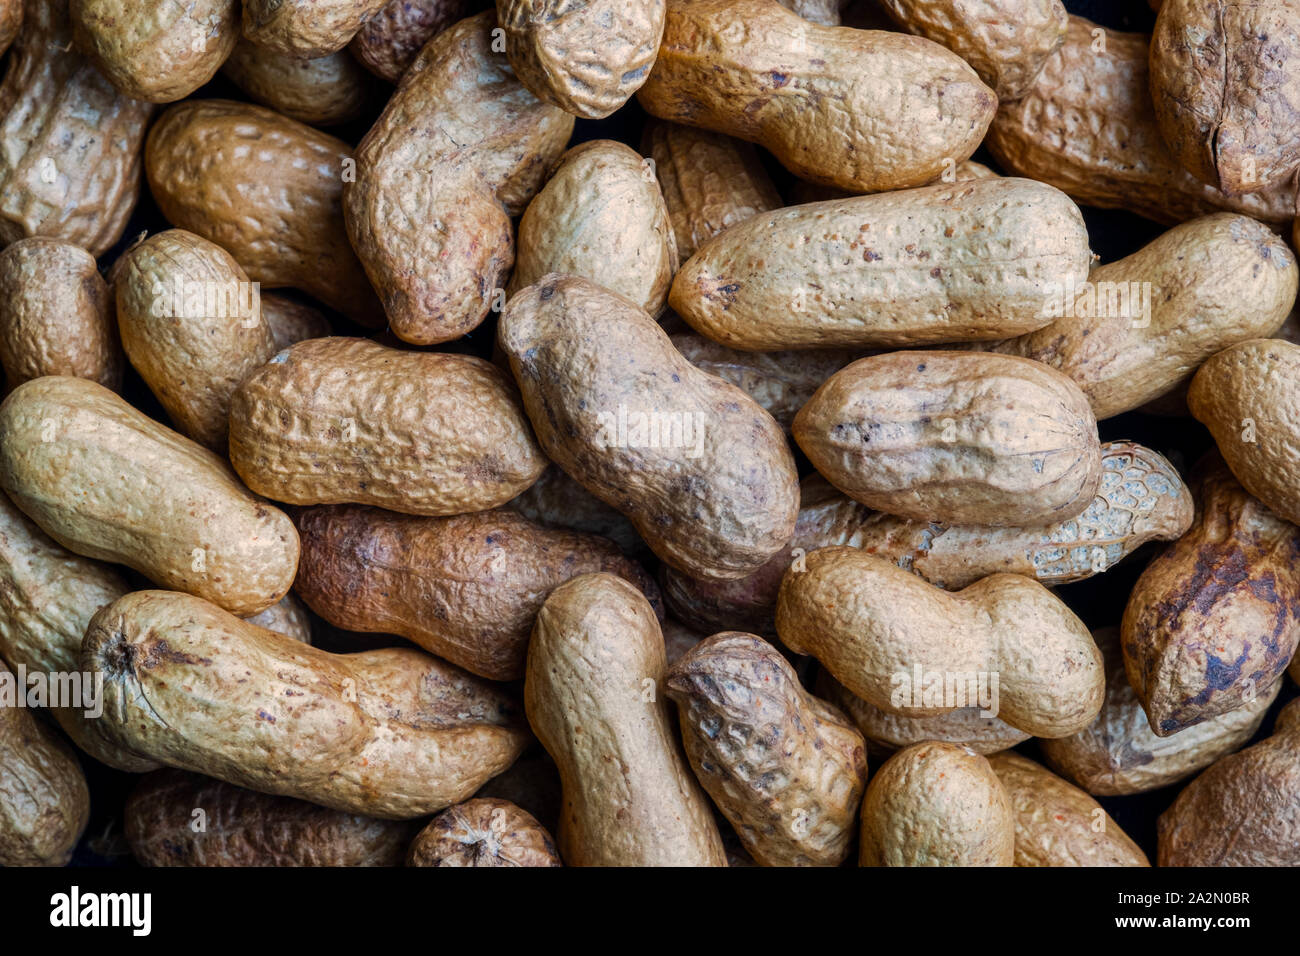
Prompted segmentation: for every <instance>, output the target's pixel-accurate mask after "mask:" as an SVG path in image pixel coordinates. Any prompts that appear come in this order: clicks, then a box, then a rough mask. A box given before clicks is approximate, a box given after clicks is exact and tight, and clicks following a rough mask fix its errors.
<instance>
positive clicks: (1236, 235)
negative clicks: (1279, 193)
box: [988, 213, 1298, 419]
mask: <svg viewBox="0 0 1300 956" xmlns="http://www.w3.org/2000/svg"><path fill="white" fill-rule="evenodd" d="M1297 274H1298V273H1297V269H1296V260H1295V256H1294V255H1292V254H1291V250H1289V249H1288V248H1287V246H1286V242H1285V241H1283V240H1282V239H1280V238H1279V237H1278V236H1277V235H1276V234H1275V233H1273V231H1272V230H1270V229H1269V228H1268V227H1267V226H1264V225H1262V224H1260V223H1258V222H1256V221H1254V220H1253V219H1249V218H1247V217H1246V216H1238V215H1234V214H1232V213H1218V214H1216V215H1211V216H1205V217H1204V218H1201V219H1194V220H1192V221H1191V222H1187V223H1183V224H1182V225H1179V226H1175V227H1174V228H1173V229H1170V230H1169V231H1168V232H1166V233H1165V234H1164V235H1162V236H1160V237H1159V238H1157V239H1155V240H1154V241H1152V242H1150V243H1148V244H1147V245H1146V246H1143V247H1142V248H1141V249H1139V250H1138V251H1137V252H1135V253H1133V254H1132V255H1131V256H1128V257H1126V258H1124V259H1120V260H1119V261H1117V262H1112V263H1109V264H1108V265H1104V266H1101V267H1099V268H1097V269H1094V270H1093V272H1092V275H1090V276H1089V277H1088V282H1089V283H1090V284H1089V285H1087V286H1085V285H1083V284H1080V285H1079V286H1078V287H1077V293H1078V294H1077V297H1076V298H1075V299H1074V306H1075V307H1074V309H1073V311H1074V314H1073V315H1065V316H1062V317H1061V318H1057V319H1055V320H1053V321H1051V322H1050V324H1048V325H1047V326H1045V327H1043V328H1041V329H1039V330H1038V331H1036V332H1030V333H1029V334H1028V335H1022V336H1020V337H1019V338H1015V339H1012V340H1010V341H1007V342H999V343H996V344H994V345H991V346H988V348H990V349H991V350H995V351H998V352H1003V353H1006V354H1009V355H1020V356H1023V357H1025V358H1031V359H1034V360H1035V361H1038V362H1042V363H1044V364H1045V365H1050V366H1052V367H1053V368H1055V369H1057V370H1058V371H1061V372H1064V373H1065V374H1066V375H1068V376H1069V377H1070V378H1071V379H1073V380H1074V381H1075V382H1076V383H1077V384H1078V385H1079V387H1080V388H1082V389H1083V392H1084V394H1085V395H1087V396H1088V401H1089V403H1090V404H1091V405H1092V409H1093V412H1094V413H1095V414H1096V416H1097V418H1098V419H1103V418H1110V417H1111V416H1113V415H1118V414H1120V413H1122V412H1127V411H1131V410H1133V409H1135V408H1138V407H1140V406H1141V405H1143V404H1145V403H1146V402H1148V401H1150V400H1152V399H1155V398H1158V397H1160V396H1162V395H1166V394H1168V393H1169V392H1171V391H1174V390H1175V389H1178V388H1179V387H1181V386H1185V385H1186V383H1187V382H1188V381H1189V380H1190V379H1191V377H1192V375H1193V373H1195V371H1196V369H1197V368H1198V367H1199V366H1200V364H1201V363H1202V362H1204V361H1205V360H1206V359H1208V358H1209V357H1210V356H1211V355H1214V354H1215V353H1216V352H1218V351H1220V350H1221V349H1224V348H1227V347H1228V346H1229V345H1232V344H1233V343H1236V342H1241V341H1243V340H1245V339H1252V338H1261V337H1264V336H1269V335H1272V334H1273V333H1274V332H1276V331H1277V330H1278V328H1279V327H1280V326H1281V325H1282V323H1283V322H1285V321H1286V317H1287V314H1288V313H1289V312H1290V311H1291V307H1292V305H1293V304H1294V303H1295V298H1296V280H1297ZM1102 283H1110V284H1111V285H1106V286H1103V285H1102ZM1134 283H1139V284H1140V283H1148V284H1149V292H1140V293H1139V295H1140V297H1141V298H1143V299H1145V301H1146V302H1148V303H1149V304H1150V316H1149V321H1148V317H1147V315H1146V314H1145V313H1144V314H1137V313H1138V310H1137V307H1136V306H1135V305H1134V304H1132V295H1133V289H1134V285H1133V284H1134ZM1065 288H1067V287H1065V286H1058V287H1057V290H1056V291H1057V294H1058V298H1059V295H1060V294H1061V293H1062V292H1063V290H1064V289H1065ZM1138 288H1139V289H1141V286H1140V285H1139V286H1138ZM1121 290H1124V291H1127V292H1128V294H1129V298H1130V305H1129V306H1128V308H1127V309H1125V308H1124V304H1123V299H1121V298H1119V293H1120V291H1121ZM1112 293H1113V294H1112ZM1148 295H1149V298H1147V296H1148ZM1094 299H1095V302H1096V305H1095V306H1090V305H1089V304H1088V303H1089V302H1091V301H1093V300H1094ZM1103 302H1104V303H1105V304H1104V305H1103V304H1102V303H1103ZM1063 309H1064V303H1063V302H1058V304H1057V307H1056V311H1057V313H1058V314H1059V313H1061V312H1062V311H1063ZM1095 313H1105V314H1102V315H1097V314H1095Z"/></svg>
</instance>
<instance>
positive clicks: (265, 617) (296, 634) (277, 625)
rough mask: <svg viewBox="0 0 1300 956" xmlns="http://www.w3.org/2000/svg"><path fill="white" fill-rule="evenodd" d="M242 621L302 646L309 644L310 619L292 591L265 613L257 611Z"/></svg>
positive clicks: (304, 606)
mask: <svg viewBox="0 0 1300 956" xmlns="http://www.w3.org/2000/svg"><path fill="white" fill-rule="evenodd" d="M244 620H246V621H247V622H248V623H249V624H256V625H257V626H258V627H263V628H266V630H268V631H275V632H277V633H279V634H283V635H284V636H285V637H291V638H293V639H294V640H295V641H300V642H301V643H303V644H310V643H311V618H310V617H309V616H308V614H307V606H306V605H305V604H303V603H302V601H301V600H299V599H298V598H297V597H295V596H294V593H293V592H292V591H290V592H289V593H288V594H286V595H285V596H284V597H282V598H280V600H279V601H277V602H276V603H275V604H272V605H271V606H270V607H268V608H267V609H266V610H265V611H259V612H258V613H257V614H254V615H253V616H251V617H246V618H244Z"/></svg>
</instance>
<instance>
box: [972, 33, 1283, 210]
mask: <svg viewBox="0 0 1300 956" xmlns="http://www.w3.org/2000/svg"><path fill="white" fill-rule="evenodd" d="M1150 47H1151V37H1150V36H1148V35H1147V34H1145V33H1122V32H1119V31H1116V30H1108V29H1106V28H1104V27H1100V26H1098V25H1097V24H1095V23H1092V22H1091V21H1089V20H1085V19H1083V18H1082V17H1078V16H1074V15H1071V16H1070V27H1069V30H1068V32H1067V33H1066V38H1065V43H1064V44H1063V45H1062V46H1061V48H1060V49H1059V50H1057V51H1056V53H1054V54H1052V56H1050V57H1048V59H1047V62H1046V63H1045V64H1044V65H1043V69H1042V72H1041V73H1039V74H1038V79H1037V80H1036V81H1035V82H1034V85H1033V87H1032V88H1031V89H1030V90H1029V92H1028V93H1027V94H1026V95H1025V96H1024V97H1023V98H1021V99H1019V100H1017V101H1015V102H1013V103H1004V104H1003V105H1002V106H1001V107H1000V108H999V109H998V112H997V116H996V117H994V119H993V125H992V126H991V127H989V135H988V139H987V141H986V144H985V145H987V147H988V149H989V151H990V152H991V153H992V154H993V158H994V159H995V160H997V163H998V165H999V166H1001V167H1002V169H1003V170H1004V171H1005V172H1007V173H1009V174H1011V175H1015V176H1028V177H1029V178H1031V179H1040V180H1042V181H1043V182H1047V183H1051V184H1052V185H1053V186H1056V187H1057V188H1058V189H1061V190H1064V191H1065V192H1066V193H1068V194H1069V195H1070V196H1072V197H1073V198H1074V199H1075V201H1076V202H1079V203H1080V204H1082V205H1086V206H1100V207H1101V208H1103V209H1126V210H1128V211H1130V212H1135V213H1137V214H1138V215H1140V216H1146V217H1147V218H1148V219H1154V220H1155V221H1156V222H1162V223H1166V224H1169V225H1172V224H1174V223H1177V222H1183V221H1185V220H1188V219H1194V218H1196V217H1197V216H1204V215H1206V214H1207V213H1212V212H1216V211H1218V210H1221V209H1226V210H1230V211H1232V212H1240V213H1244V214H1245V215H1247V216H1251V217H1253V218H1255V219H1258V220H1260V221H1262V222H1266V223H1269V224H1270V225H1282V224H1285V223H1290V222H1291V220H1292V219H1294V218H1295V196H1296V189H1295V186H1294V184H1289V183H1281V184H1279V185H1277V186H1275V187H1271V188H1269V189H1265V190H1261V191H1259V192H1257V193H1250V194H1247V195H1243V196H1228V195H1226V194H1224V193H1222V192H1220V191H1219V190H1217V189H1215V188H1214V187H1213V186H1208V185H1206V184H1205V183H1203V182H1201V181H1200V180H1199V179H1197V178H1196V177H1195V176H1193V175H1192V174H1191V173H1189V172H1187V170H1185V169H1183V168H1182V167H1181V166H1179V165H1178V163H1177V161H1175V160H1174V158H1173V156H1171V155H1170V153H1169V150H1168V148H1167V147H1166V146H1165V143H1164V139H1163V138H1162V137H1161V135H1160V130H1159V128H1158V126H1157V125H1156V116H1155V110H1154V108H1153V107H1152V105H1151V91H1150V81H1149V78H1148V68H1147V64H1148V59H1149V54H1150Z"/></svg>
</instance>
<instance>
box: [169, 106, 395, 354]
mask: <svg viewBox="0 0 1300 956" xmlns="http://www.w3.org/2000/svg"><path fill="white" fill-rule="evenodd" d="M352 159H353V157H352V150H351V148H350V147H349V146H348V144H347V143H345V142H343V141H342V140H340V139H335V138H334V137H333V136H329V135H326V134H325V133H322V132H320V131H319V130H315V129H312V128H311V127H310V126H306V125H304V124H302V123H299V122H297V121H295V120H291V119H289V118H288V117H286V116H282V115H280V114H279V113H276V112H274V111H273V110H268V109H265V108H264V107H261V106H254V105H253V104H251V103H235V102H232V101H231V100H189V101H187V102H184V103H178V104H176V105H175V106H172V107H169V108H168V109H167V111H166V112H165V113H163V115H162V116H161V117H159V119H158V122H157V123H155V124H154V127H153V129H152V130H151V131H150V133H149V140H148V143H147V144H146V146H145V171H146V173H147V174H148V177H149V189H150V191H151V192H152V193H153V197H154V199H155V200H157V202H158V207H159V208H160V209H161V210H162V213H163V215H164V216H166V217H167V220H168V221H169V222H170V223H171V224H172V225H174V226H177V227H179V228H181V229H186V230H188V231H190V232H193V233H195V234H197V235H200V236H202V237H203V238H204V239H207V240H209V241H210V242H215V243H216V244H217V245H219V246H221V247H222V248H223V249H225V250H226V251H227V252H229V253H230V254H231V255H232V256H234V257H235V260H236V261H237V262H238V263H239V264H240V266H241V267H243V269H244V271H245V272H247V273H248V277H249V278H250V279H252V280H253V281H254V282H260V283H261V284H262V285H263V286H266V287H267V288H276V287H280V286H296V287H297V288H300V289H302V290H303V291H304V292H307V293H308V294H310V295H312V296H314V297H315V298H317V299H319V300H320V301H321V302H323V303H324V304H325V305H327V306H329V307H330V308H332V309H336V310H338V311H339V312H342V313H343V314H344V315H346V316H347V317H348V318H350V319H351V320H352V321H354V322H357V323H359V324H361V325H364V326H367V327H371V328H377V327H381V326H382V325H383V321H384V320H383V314H382V309H381V307H380V304H379V300H378V299H377V298H376V296H375V292H374V290H373V289H372V288H371V287H370V283H369V281H368V280H367V279H366V276H365V273H364V272H363V270H362V268H361V263H360V262H359V261H358V260H357V255H356V253H355V252H353V250H352V246H351V245H350V243H349V241H348V235H347V230H346V229H345V228H344V224H343V208H342V205H341V204H340V201H339V197H340V195H341V194H342V191H343V179H344V175H345V173H346V172H348V171H350V164H351V162H352Z"/></svg>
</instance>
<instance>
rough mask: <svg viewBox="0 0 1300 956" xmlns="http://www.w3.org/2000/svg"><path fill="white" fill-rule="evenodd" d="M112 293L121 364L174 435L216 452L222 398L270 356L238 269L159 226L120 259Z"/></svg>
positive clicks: (199, 242) (224, 425)
mask: <svg viewBox="0 0 1300 956" xmlns="http://www.w3.org/2000/svg"><path fill="white" fill-rule="evenodd" d="M113 289H114V292H115V293H116V296H117V327H118V331H119V332H120V333H121V336H122V348H123V349H124V350H125V351H126V357H127V358H128V359H130V360H131V365H132V366H134V367H135V370H136V371H137V372H139V373H140V377H141V378H142V379H144V381H145V384H146V385H148V386H149V389H150V390H151V391H152V392H153V393H154V395H155V396H156V397H157V399H158V401H159V402H160V403H161V404H162V406H163V408H165V409H166V410H167V414H168V415H169V416H171V420H172V421H173V422H175V424H176V426H177V428H178V430H179V431H180V432H181V433H182V434H184V435H186V436H188V437H190V438H192V439H194V440H195V441H196V442H198V443H199V444H200V445H205V446H206V447H208V448H211V449H212V450H213V451H215V452H217V453H219V454H220V453H222V452H224V451H225V449H226V432H227V430H228V428H229V421H230V399H231V396H232V395H233V394H234V392H235V389H236V388H237V387H238V386H239V384H240V383H241V382H242V381H243V380H244V379H246V378H247V377H248V376H249V375H250V374H251V373H252V372H253V370H254V369H256V368H258V367H260V366H261V365H263V364H265V363H266V362H267V361H269V360H270V359H271V357H272V356H273V355H275V352H276V349H275V339H274V337H273V336H272V335H271V327H270V326H269V325H268V324H267V323H266V321H265V320H264V319H263V318H262V309H261V304H260V303H259V301H258V295H257V291H256V290H255V289H254V288H253V286H252V283H251V282H250V281H249V279H248V276H247V275H245V273H244V270H243V269H241V268H239V263H237V262H236V261H235V260H234V259H233V258H232V257H231V255H230V253H228V252H226V250H224V249H222V248H221V247H220V246H218V245H215V244H214V243H211V242H208V241H207V240H206V239H203V238H202V237H200V236H196V235H195V234H194V233H192V232H186V231H185V230H183V229H169V230H167V231H166V232H160V233H157V234H156V235H153V236H150V237H149V238H148V239H146V240H145V241H144V242H142V243H140V244H139V245H136V246H133V247H132V248H131V249H130V250H129V251H127V252H126V254H125V255H124V256H123V257H122V261H121V262H120V263H119V264H118V266H117V267H115V271H114V282H113Z"/></svg>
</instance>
